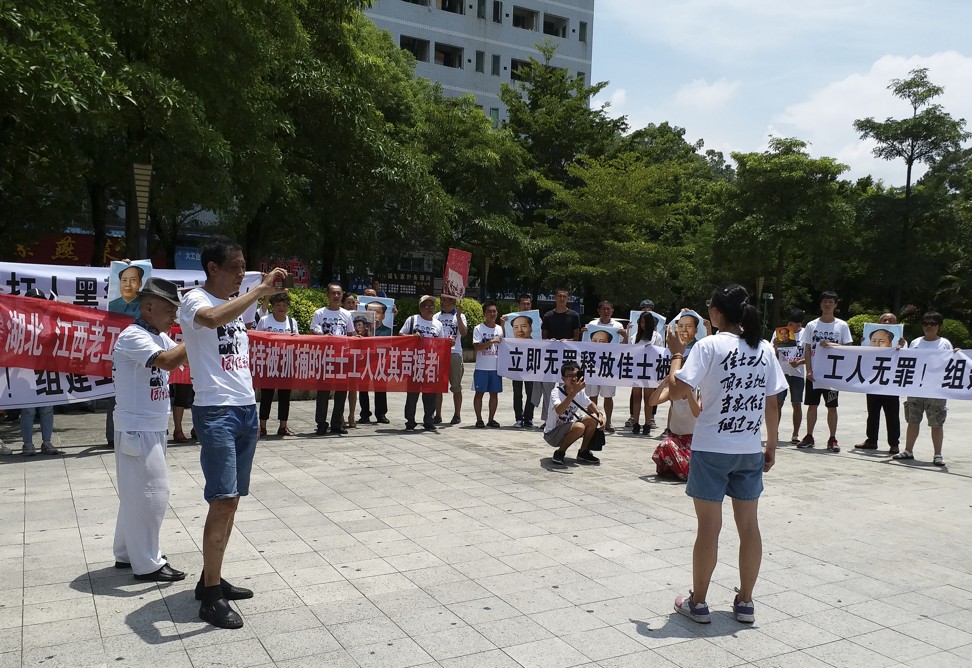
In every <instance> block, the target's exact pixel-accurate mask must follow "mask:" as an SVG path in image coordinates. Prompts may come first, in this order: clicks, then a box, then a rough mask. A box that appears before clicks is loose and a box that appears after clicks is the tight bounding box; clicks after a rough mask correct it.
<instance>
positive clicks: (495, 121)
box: [489, 107, 499, 128]
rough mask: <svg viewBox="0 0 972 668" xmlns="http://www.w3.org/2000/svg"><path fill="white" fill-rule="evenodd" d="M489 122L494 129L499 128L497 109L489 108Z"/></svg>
mask: <svg viewBox="0 0 972 668" xmlns="http://www.w3.org/2000/svg"><path fill="white" fill-rule="evenodd" d="M489 120H491V121H492V122H493V127H494V128H498V127H499V109H497V108H496V107H490V108H489Z"/></svg>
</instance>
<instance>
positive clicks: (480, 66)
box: [476, 51, 486, 72]
mask: <svg viewBox="0 0 972 668" xmlns="http://www.w3.org/2000/svg"><path fill="white" fill-rule="evenodd" d="M476 71H477V72H485V71H486V52H485V51H477V52H476Z"/></svg>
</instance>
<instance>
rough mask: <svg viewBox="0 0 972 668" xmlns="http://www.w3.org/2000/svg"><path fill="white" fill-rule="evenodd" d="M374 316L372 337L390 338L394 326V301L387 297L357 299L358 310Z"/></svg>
mask: <svg viewBox="0 0 972 668" xmlns="http://www.w3.org/2000/svg"><path fill="white" fill-rule="evenodd" d="M360 311H371V312H372V313H374V314H375V326H374V330H373V333H372V336H391V335H392V328H393V327H394V326H395V300H394V299H390V298H388V297H358V310H357V311H355V313H359V312H360Z"/></svg>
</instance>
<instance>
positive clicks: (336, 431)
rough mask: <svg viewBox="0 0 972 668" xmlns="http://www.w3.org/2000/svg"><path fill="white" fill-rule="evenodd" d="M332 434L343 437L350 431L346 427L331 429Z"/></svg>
mask: <svg viewBox="0 0 972 668" xmlns="http://www.w3.org/2000/svg"><path fill="white" fill-rule="evenodd" d="M331 433H332V434H337V435H338V436H343V435H344V434H347V433H348V430H347V429H345V428H344V427H331Z"/></svg>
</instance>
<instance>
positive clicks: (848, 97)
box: [773, 51, 972, 185]
mask: <svg viewBox="0 0 972 668" xmlns="http://www.w3.org/2000/svg"><path fill="white" fill-rule="evenodd" d="M918 67H927V68H928V70H929V72H928V77H929V79H930V80H931V81H932V82H933V83H935V84H938V85H940V86H942V87H944V88H945V94H944V95H942V96H941V97H939V98H937V99H936V100H935V101H936V102H938V103H940V104H941V105H942V106H943V107H944V108H945V111H946V112H948V113H950V114H951V115H952V116H953V117H955V118H963V117H968V116H969V115H970V112H972V89H970V88H969V87H968V85H967V82H968V81H969V80H972V57H967V56H963V55H961V54H959V53H956V52H954V51H946V52H943V53H936V54H933V55H931V56H911V57H907V58H905V57H900V56H884V57H882V58H880V59H878V60H877V61H876V62H874V63H873V65H872V66H871V68H870V69H869V70H868V71H866V72H859V73H855V74H851V75H849V76H846V77H844V78H843V79H840V80H837V81H834V82H832V83H829V84H827V85H825V86H823V87H822V88H820V89H819V90H817V91H814V92H813V93H811V94H810V95H809V97H807V98H806V99H804V100H802V101H800V102H796V103H794V104H791V105H789V106H788V107H786V108H785V109H784V110H783V111H782V113H780V114H779V115H778V116H777V117H776V118H774V119H773V122H774V123H775V124H777V125H778V126H779V127H778V130H779V131H780V132H781V133H782V134H784V135H790V136H796V137H799V138H800V139H804V140H806V141H810V142H812V144H813V146H812V149H813V150H812V153H813V154H814V155H830V156H833V157H835V158H838V159H839V160H840V161H841V162H844V163H845V164H847V165H849V166H850V168H851V170H850V172H849V173H848V175H849V176H851V177H859V176H864V175H867V174H872V175H874V176H875V177H877V178H882V179H884V180H885V181H886V182H887V183H889V184H895V185H900V184H902V183H903V180H904V165H903V163H900V162H888V161H883V160H877V159H876V158H874V157H873V155H872V154H871V149H872V148H873V144H871V143H867V142H862V141H861V140H860V138H859V136H858V135H857V133H856V132H855V131H854V127H853V122H854V121H855V120H857V119H859V118H865V117H868V116H872V117H874V118H876V119H878V120H884V119H886V118H889V117H892V118H902V117H906V116H907V115H908V114H910V113H911V107H910V106H909V105H908V104H907V102H905V101H903V100H900V99H898V98H896V97H894V95H892V93H891V91H889V90H888V89H887V87H888V84H889V83H890V82H891V80H892V79H903V78H907V77H908V73H909V72H910V71H911V70H913V69H915V68H918ZM922 171H923V170H920V171H919V172H918V174H916V176H917V175H919V174H920V173H921V172H922Z"/></svg>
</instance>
